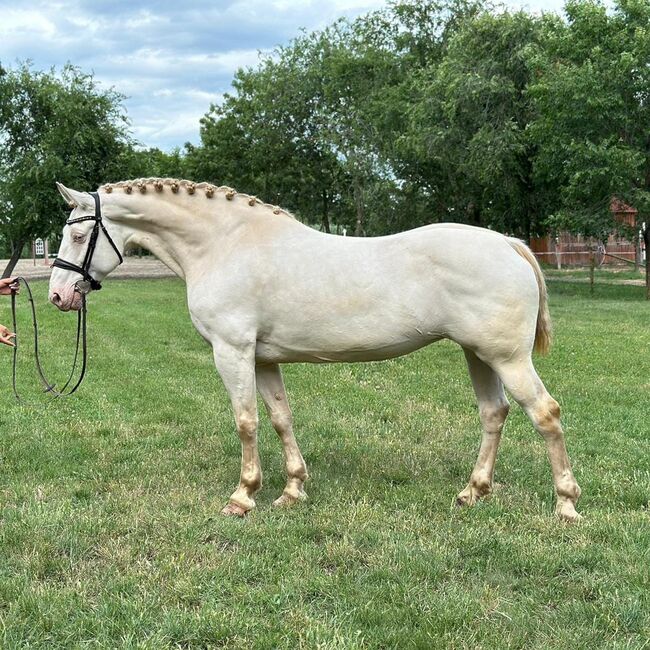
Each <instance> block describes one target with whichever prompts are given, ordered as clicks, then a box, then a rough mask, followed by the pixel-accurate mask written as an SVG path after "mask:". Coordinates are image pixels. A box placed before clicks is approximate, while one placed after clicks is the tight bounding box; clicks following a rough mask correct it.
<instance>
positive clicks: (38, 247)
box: [34, 239, 45, 255]
mask: <svg viewBox="0 0 650 650" xmlns="http://www.w3.org/2000/svg"><path fill="white" fill-rule="evenodd" d="M34 250H35V252H36V255H45V244H44V243H43V240H42V239H37V240H36V241H35V242H34Z"/></svg>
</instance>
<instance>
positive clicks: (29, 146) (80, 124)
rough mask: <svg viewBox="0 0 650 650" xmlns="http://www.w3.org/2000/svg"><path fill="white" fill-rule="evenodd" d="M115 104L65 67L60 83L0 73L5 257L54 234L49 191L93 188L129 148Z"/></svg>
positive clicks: (22, 72)
mask: <svg viewBox="0 0 650 650" xmlns="http://www.w3.org/2000/svg"><path fill="white" fill-rule="evenodd" d="M121 102H122V96H121V95H119V94H118V93H116V92H115V91H113V90H102V89H100V88H99V87H98V85H97V83H96V82H95V80H94V79H93V76H92V75H88V74H85V73H83V72H81V71H80V70H79V69H78V68H75V67H74V66H71V65H67V66H65V67H64V68H63V70H62V71H61V73H60V75H57V74H56V73H55V71H54V70H52V71H50V72H38V71H34V70H32V68H31V66H30V65H29V64H22V65H20V66H19V67H18V68H16V69H13V70H12V69H3V70H2V73H0V141H1V142H2V147H1V148H0V224H1V225H2V230H3V233H5V234H6V236H7V237H8V238H9V239H10V240H11V243H12V255H11V259H10V261H9V265H8V266H7V268H6V269H5V271H4V274H3V277H6V276H8V275H10V274H11V272H12V271H13V268H14V266H15V264H16V262H17V261H18V259H19V258H20V254H21V251H22V249H23V246H24V244H25V243H26V242H27V241H29V240H30V239H32V238H34V237H46V236H47V235H48V234H49V233H50V232H52V230H53V229H56V230H58V229H59V227H60V223H61V220H62V219H63V218H64V211H63V208H62V206H61V201H60V198H59V196H58V193H57V191H56V187H55V181H57V180H59V181H62V182H63V183H65V184H68V185H71V186H73V187H77V186H91V187H96V186H98V185H99V184H100V183H101V182H102V181H103V180H104V179H105V178H106V175H107V173H108V170H109V169H110V167H111V165H112V164H114V162H115V161H116V159H117V158H118V156H119V155H120V154H121V153H122V152H123V151H124V149H125V147H126V146H127V144H128V142H129V136H128V130H127V126H128V125H127V120H126V117H125V114H124V110H123V108H122V104H121Z"/></svg>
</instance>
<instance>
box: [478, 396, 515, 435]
mask: <svg viewBox="0 0 650 650" xmlns="http://www.w3.org/2000/svg"><path fill="white" fill-rule="evenodd" d="M509 412H510V404H509V402H508V401H507V400H504V401H503V402H499V403H496V404H482V405H481V407H480V411H479V413H480V417H481V422H482V424H483V428H484V429H485V430H486V431H487V432H488V433H501V429H503V424H504V422H505V421H506V418H507V417H508V413H509Z"/></svg>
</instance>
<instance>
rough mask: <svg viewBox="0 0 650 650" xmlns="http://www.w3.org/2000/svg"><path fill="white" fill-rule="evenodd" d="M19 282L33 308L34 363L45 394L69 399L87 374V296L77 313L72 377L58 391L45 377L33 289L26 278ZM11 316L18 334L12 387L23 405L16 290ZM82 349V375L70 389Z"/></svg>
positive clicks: (13, 295)
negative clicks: (19, 381) (18, 376)
mask: <svg viewBox="0 0 650 650" xmlns="http://www.w3.org/2000/svg"><path fill="white" fill-rule="evenodd" d="M16 280H17V281H18V282H22V284H23V285H24V287H25V290H26V291H27V296H28V299H29V303H30V306H31V314H32V327H33V330H34V361H35V364H36V371H37V373H38V376H39V378H40V380H41V383H42V384H43V386H44V388H45V390H44V392H46V393H51V394H52V395H53V396H54V399H56V398H58V397H67V396H69V395H72V394H73V393H74V392H76V391H77V389H78V388H79V386H81V382H82V381H83V378H84V376H85V374H86V365H87V360H88V344H87V334H88V330H87V326H86V315H87V314H86V296H85V295H84V294H82V298H81V309H80V310H79V311H78V312H77V343H76V345H75V353H74V361H73V362H72V370H71V371H70V376H69V377H68V379H67V381H66V382H65V384H64V385H63V387H62V388H60V389H57V388H56V387H55V384H53V383H51V382H50V381H49V380H48V378H47V376H46V375H45V371H44V370H43V364H42V363H41V358H40V348H39V338H38V319H37V318H36V304H35V303H34V295H33V294H32V289H31V287H30V286H29V283H28V282H27V280H25V278H23V277H18V278H16ZM11 316H12V319H13V331H14V332H15V333H16V338H15V340H14V354H13V368H12V376H11V385H12V388H13V391H14V396H15V398H16V400H18V401H19V402H21V403H24V400H23V399H22V398H21V397H20V394H19V393H18V388H17V381H16V378H17V374H18V373H17V368H18V347H19V336H18V331H17V329H18V328H17V318H16V290H13V291H12V292H11ZM80 347H81V352H82V354H81V359H82V363H81V373H80V375H79V379H77V381H76V383H75V384H74V386H73V387H72V388H68V387H69V386H70V384H71V383H72V379H73V377H74V374H75V370H76V368H77V361H78V360H79V348H80Z"/></svg>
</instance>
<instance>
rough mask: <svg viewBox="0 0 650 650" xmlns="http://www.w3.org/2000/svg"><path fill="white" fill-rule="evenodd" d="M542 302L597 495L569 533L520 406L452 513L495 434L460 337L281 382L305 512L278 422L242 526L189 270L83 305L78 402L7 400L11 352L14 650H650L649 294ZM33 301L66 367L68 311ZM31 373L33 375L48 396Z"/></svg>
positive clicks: (555, 372)
mask: <svg viewBox="0 0 650 650" xmlns="http://www.w3.org/2000/svg"><path fill="white" fill-rule="evenodd" d="M549 288H550V295H551V308H552V314H553V317H554V322H555V327H556V344H555V347H554V349H553V351H552V353H551V355H550V356H549V357H546V358H540V359H538V360H537V366H538V370H539V372H540V374H541V376H542V377H543V379H544V380H545V382H546V384H547V387H548V388H549V390H550V391H551V393H552V394H553V395H554V396H555V397H556V399H558V401H559V402H560V403H561V405H562V408H563V417H564V424H565V429H566V434H567V443H568V448H569V454H570V456H571V458H572V461H573V465H574V470H575V474H576V478H577V480H578V482H579V483H580V484H581V486H582V489H583V497H582V499H581V501H580V502H579V505H578V509H579V511H581V512H582V513H583V515H584V520H583V521H582V522H581V523H580V524H579V525H574V526H571V525H567V524H563V523H561V522H559V521H557V520H556V519H555V518H554V517H553V501H554V495H553V488H552V483H551V476H550V469H549V465H548V461H547V459H546V452H545V448H544V445H543V442H542V440H541V438H540V437H539V436H538V435H537V434H536V433H535V432H534V431H533V429H532V427H531V425H530V423H529V422H528V420H527V419H526V418H525V417H524V415H523V414H522V412H521V410H520V409H519V408H517V407H513V409H512V411H511V416H510V418H509V420H508V423H507V425H506V431H505V435H504V438H503V443H502V446H501V450H500V454H499V458H498V461H497V468H496V476H495V479H496V481H497V487H496V490H495V493H494V495H493V496H492V497H491V498H490V499H489V500H487V501H485V502H484V503H480V504H479V505H477V506H476V507H475V508H473V509H467V510H459V509H457V508H455V507H454V506H453V502H454V499H455V495H456V493H457V492H458V491H459V490H461V489H462V488H463V487H464V486H465V484H466V482H467V479H468V477H469V473H470V471H471V469H472V466H473V463H474V461H475V459H476V453H477V450H478V444H479V439H480V427H479V422H478V417H477V412H476V407H475V402H474V397H473V393H472V391H471V386H470V382H469V378H468V375H467V372H466V369H465V367H464V360H463V356H462V353H461V351H460V349H459V348H457V347H455V346H454V345H452V344H451V343H447V342H443V343H439V344H437V345H434V346H431V347H429V348H427V349H425V350H422V351H420V352H418V353H416V354H414V355H411V356H410V357H406V358H402V359H396V360H393V361H389V362H384V363H377V364H365V365H331V366H326V365H324V366H308V365H296V366H291V367H287V368H286V369H285V379H286V383H287V388H288V391H289V396H290V401H291V403H292V406H293V411H294V416H295V428H296V433H297V437H298V440H299V443H300V444H301V448H302V451H303V454H304V455H305V458H306V460H307V462H308V465H309V469H310V474H311V480H310V482H309V483H308V485H307V491H308V493H309V495H310V501H309V502H308V503H307V504H305V505H302V506H299V507H298V508H297V509H294V510H291V511H277V510H274V509H272V508H271V507H270V504H271V502H272V501H273V499H274V498H276V497H277V496H279V494H280V493H281V491H282V488H283V486H284V476H283V463H282V453H281V448H280V444H279V441H278V440H277V439H276V436H275V433H274V432H273V430H272V429H271V427H270V424H269V423H268V420H267V419H266V418H265V417H263V418H262V425H261V435H260V437H261V449H260V451H261V456H262V462H263V467H264V471H265V476H264V478H265V486H264V488H263V490H262V491H261V492H260V494H259V497H258V500H257V502H258V508H257V510H256V511H254V512H253V513H251V514H250V515H249V516H248V517H247V518H246V519H245V520H238V519H232V518H222V517H221V516H219V514H218V513H219V510H220V509H221V507H222V506H223V505H224V503H225V502H226V500H227V497H228V495H229V494H230V493H231V492H232V490H233V488H234V486H235V484H236V482H237V480H238V476H239V461H240V458H239V440H238V438H237V436H236V434H235V431H234V424H233V420H232V415H231V411H230V407H229V404H228V401H227V398H226V395H225V392H224V390H223V387H222V386H221V383H220V380H219V378H218V376H217V375H216V372H215V370H214V367H213V364H212V360H211V354H210V350H209V349H208V347H207V346H206V344H205V343H204V342H203V341H202V340H201V339H200V338H199V336H198V335H197V334H196V333H195V331H194V329H193V328H192V326H191V324H190V322H189V318H188V315H187V309H186V307H185V299H184V287H183V285H182V284H181V282H180V281H176V280H156V281H129V282H120V281H113V282H111V281H110V280H109V281H107V283H106V287H105V289H104V291H102V292H101V293H100V294H97V295H93V296H92V297H91V299H90V330H91V333H90V339H91V350H92V353H91V359H90V370H89V373H88V378H87V381H86V383H85V384H84V386H83V387H82V389H81V391H80V392H79V393H78V394H77V396H75V397H73V398H71V399H69V400H67V401H60V402H57V403H55V404H54V405H53V406H50V407H47V408H31V407H21V406H17V405H15V404H14V402H13V401H12V398H11V397H10V391H9V390H8V386H9V377H10V354H9V350H0V353H1V354H0V368H1V369H2V385H3V386H4V388H3V391H2V397H1V398H0V405H1V408H0V470H1V474H0V510H1V514H0V554H1V562H0V648H2V649H13V648H48V649H51V648H222V647H223V648H241V649H251V648H259V649H270V648H305V649H311V648H327V649H334V648H337V649H343V648H346V649H347V648H350V649H352V648H434V649H437V648H444V649H447V648H452V649H456V648H468V649H469V648H472V649H473V648H495V649H503V648H526V649H527V650H530V649H536V648H556V649H558V650H559V649H566V648H571V649H572V650H574V649H577V648H589V649H590V650H595V649H600V648H621V649H622V648H635V649H636V648H638V649H640V648H644V647H650V645H649V639H650V517H649V514H650V513H649V498H650V444H649V442H650V418H649V415H650V413H649V404H650V401H649V399H648V397H649V395H650V354H649V353H650V343H649V341H650V303H648V302H645V301H643V300H642V295H643V288H642V287H635V286H612V285H602V286H597V287H596V295H595V297H594V298H593V299H591V298H589V296H588V291H589V287H588V286H586V285H584V284H580V283H575V284H574V283H567V282H561V283H560V282H551V283H550V284H549ZM37 289H38V300H39V303H40V305H41V318H42V320H43V330H44V341H43V345H44V346H45V348H46V360H47V361H48V364H49V367H50V368H51V372H52V373H58V374H59V376H62V375H63V370H64V367H65V365H66V363H67V362H68V359H67V358H63V357H61V358H58V357H56V356H55V355H56V354H58V353H60V352H62V351H64V350H65V351H69V346H70V345H71V343H72V338H73V328H74V317H73V316H71V315H69V314H59V313H57V312H56V311H55V310H54V309H53V308H50V307H46V306H45V285H44V284H42V283H41V284H38V285H37ZM23 306H26V303H25V304H24V305H23ZM8 307H9V303H8V301H6V302H5V304H4V305H2V303H0V322H5V323H7V322H8V321H9V316H8V312H9V309H8ZM25 311H26V310H25ZM21 327H23V328H25V327H26V326H25V325H21ZM23 331H27V330H26V329H23ZM58 361H61V365H59V363H58ZM35 382H36V379H35V378H34V377H33V375H32V374H30V370H29V367H28V366H27V365H25V367H23V368H22V369H21V384H22V385H23V386H24V387H25V392H26V393H27V394H28V396H30V395H31V396H32V397H36V398H38V395H37V394H36V393H35V391H33V390H32V391H31V393H30V391H29V390H27V388H28V387H29V386H33V384H34V383H35ZM41 401H42V400H41Z"/></svg>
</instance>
